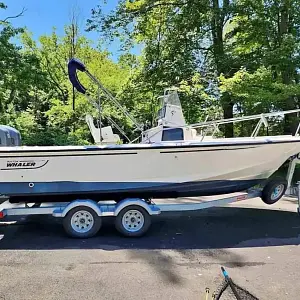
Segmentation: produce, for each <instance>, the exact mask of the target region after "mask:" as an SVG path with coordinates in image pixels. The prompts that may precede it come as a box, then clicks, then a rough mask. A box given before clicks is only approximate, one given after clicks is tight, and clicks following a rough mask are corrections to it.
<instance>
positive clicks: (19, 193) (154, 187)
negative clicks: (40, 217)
mask: <svg viewBox="0 0 300 300" xmlns="http://www.w3.org/2000/svg"><path fill="white" fill-rule="evenodd" d="M264 181H265V180H214V181H201V182H185V183H167V182H41V183H35V185H34V187H32V188H30V187H29V183H22V182H20V183H16V182H14V183H0V194H4V195H7V196H9V197H10V199H11V202H55V201H57V202H62V201H72V200H75V199H78V198H82V199H84V198H85V199H94V200H96V201H101V200H109V199H113V200H119V199H120V200H121V199H123V198H127V197H140V198H176V197H188V196H190V197H193V196H209V195H218V194H227V193H234V192H240V191H244V190H246V189H249V188H251V187H253V186H255V185H257V184H261V183H263V182H264Z"/></svg>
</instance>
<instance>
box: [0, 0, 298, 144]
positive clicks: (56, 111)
mask: <svg viewBox="0 0 300 300" xmlns="http://www.w3.org/2000/svg"><path fill="white" fill-rule="evenodd" d="M104 2H105V1H104ZM103 5H105V3H103V4H99V5H98V6H97V7H96V8H94V9H93V10H92V15H91V17H90V18H89V20H87V27H88V28H87V30H97V31H98V32H99V36H100V37H101V39H106V41H107V40H114V39H117V40H118V41H119V42H120V45H121V47H120V48H121V50H122V55H121V56H120V59H119V61H118V62H117V63H115V62H113V61H112V60H111V59H110V58H109V54H108V53H107V52H106V51H101V50H99V49H96V48H94V47H92V44H91V42H90V41H89V40H87V39H86V38H85V37H84V35H82V34H81V33H80V32H79V30H78V27H77V26H76V23H74V24H70V25H68V26H66V28H65V33H64V34H63V35H62V36H58V35H57V33H56V32H55V30H53V32H52V34H50V35H47V36H41V37H40V38H39V41H38V42H37V41H35V40H33V38H32V36H31V35H30V33H29V32H27V31H25V30H24V29H20V28H13V26H12V25H11V24H10V23H9V18H4V19H3V20H2V21H0V70H1V72H0V122H1V123H5V124H10V125H13V126H15V127H16V128H17V129H19V130H20V131H21V133H22V136H23V141H24V143H25V144H28V145H35V144H37V145H67V144H88V143H92V139H91V136H90V134H89V130H88V127H87V125H86V122H85V115H86V114H87V113H89V114H92V115H93V116H94V118H97V116H98V112H97V110H96V109H95V108H94V107H93V106H92V105H91V104H90V103H89V102H88V101H87V100H86V98H85V97H83V95H81V94H78V93H77V92H74V90H73V88H72V86H71V84H70V82H69V80H68V74H67V62H68V60H69V59H70V58H72V57H74V56H75V57H77V58H79V59H80V60H82V61H83V62H84V63H85V65H86V66H87V67H88V69H89V71H90V72H91V73H92V74H94V75H95V76H96V77H97V78H98V79H99V80H101V82H102V83H103V85H104V86H105V87H106V88H107V89H109V90H110V91H111V92H112V94H113V95H114V96H116V97H117V98H118V100H119V101H120V102H121V103H122V104H123V105H124V106H125V107H126V108H127V109H128V110H129V111H130V112H131V113H132V114H133V115H134V117H135V118H136V119H137V120H138V121H139V122H140V123H150V125H151V126H153V125H155V122H156V119H155V118H156V113H157V110H158V103H159V102H158V99H157V98H158V96H160V95H162V94H163V92H164V89H166V88H170V87H175V88H177V89H178V91H179V95H180V100H181V102H182V106H183V110H184V114H185V117H186V120H187V121H188V122H189V123H195V122H199V121H203V120H205V118H206V117H208V118H209V119H214V118H222V117H223V116H224V117H226V118H230V117H233V116H235V115H245V114H246V115H249V114H259V113H262V112H269V111H276V110H286V109H294V108H298V107H299V103H300V102H299V97H300V89H299V80H300V78H299V74H300V73H299V69H300V56H299V53H300V33H299V24H300V10H299V7H300V0H294V1H290V0H262V1H261V0H222V1H218V0H199V1H193V0H176V1H173V0H171V1H170V0H131V1H129V0H119V2H118V5H117V7H116V8H115V9H114V10H112V11H111V12H109V13H108V14H107V13H104V11H106V10H103ZM5 8H6V6H5V4H4V3H2V2H0V9H5ZM16 38H20V41H21V45H22V46H21V47H20V46H17V45H16V44H15V43H14V42H12V41H13V39H16ZM137 45H139V46H141V45H142V46H143V50H142V53H141V55H140V56H135V55H132V54H130V51H129V50H130V49H131V47H132V46H137ZM79 77H80V80H81V81H82V82H83V84H84V85H85V86H86V87H87V88H88V89H89V91H90V92H91V97H92V98H94V99H97V98H98V91H97V89H96V87H95V85H93V84H92V82H91V81H90V80H89V78H87V77H86V76H85V75H83V74H79ZM100 96H101V101H102V109H103V115H104V119H103V125H107V124H108V122H107V119H105V116H110V117H111V118H112V119H113V120H115V121H116V122H117V123H118V124H119V125H121V127H122V128H123V130H124V131H125V132H126V134H127V135H128V136H130V138H134V137H136V135H135V133H133V132H132V129H133V124H131V122H130V121H129V120H127V119H126V118H124V116H123V115H122V114H121V112H120V111H118V110H117V109H116V108H115V106H114V105H112V104H111V103H110V102H109V101H108V100H107V99H105V98H104V97H103V95H102V94H100ZM253 126H254V125H253V124H252V123H250V124H248V125H246V126H244V127H242V126H241V125H239V124H238V125H236V126H235V128H234V130H233V128H230V127H228V128H225V129H224V133H225V135H226V136H231V135H232V133H234V134H235V135H238V136H239V135H242V134H247V135H248V134H250V133H251V131H252V130H253ZM293 126H294V124H293V121H292V119H291V118H290V117H288V118H286V119H285V121H284V122H279V121H278V120H277V121H276V122H275V121H274V124H273V125H272V130H273V131H274V133H283V132H291V131H292V128H293Z"/></svg>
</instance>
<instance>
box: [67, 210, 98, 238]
mask: <svg viewBox="0 0 300 300" xmlns="http://www.w3.org/2000/svg"><path fill="white" fill-rule="evenodd" d="M101 225H102V220H101V217H99V216H98V215H97V214H96V212H95V211H94V210H93V209H91V208H90V207H86V206H78V207H75V208H73V209H71V210H70V211H69V212H68V213H67V215H66V216H65V217H64V219H63V226H64V229H65V231H66V233H67V234H68V235H69V236H70V237H73V238H90V237H93V236H94V235H95V234H97V232H98V231H99V229H100V227H101Z"/></svg>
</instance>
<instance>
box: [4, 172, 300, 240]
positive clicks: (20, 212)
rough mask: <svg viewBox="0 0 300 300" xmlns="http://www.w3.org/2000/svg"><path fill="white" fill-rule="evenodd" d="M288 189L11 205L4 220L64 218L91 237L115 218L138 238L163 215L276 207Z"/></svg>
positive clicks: (273, 185)
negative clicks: (164, 199) (246, 205)
mask: <svg viewBox="0 0 300 300" xmlns="http://www.w3.org/2000/svg"><path fill="white" fill-rule="evenodd" d="M286 188H287V181H286V180H282V179H281V178H275V179H273V180H271V181H270V182H269V183H268V184H267V185H266V186H265V187H264V189H263V190H259V189H254V190H249V191H247V192H244V193H236V194H231V195H227V196H226V195H225V196H222V198H221V199H217V200H210V201H201V202H197V203H184V204H182V203H174V204H156V203H155V202H153V201H151V200H144V199H140V198H128V199H124V200H122V201H120V202H118V203H115V202H114V201H110V202H109V201H107V202H99V203H97V202H95V201H93V200H80V199H78V200H75V201H72V202H69V203H54V204H50V203H43V204H28V203H24V204H22V206H21V204H16V205H13V204H10V207H9V208H5V207H4V208H3V209H2V210H1V211H0V219H1V218H5V217H7V216H26V215H27V216H28V215H52V216H53V217H59V218H62V219H63V227H64V229H65V231H66V233H67V234H68V235H69V236H71V237H76V238H89V237H92V236H94V235H95V234H97V232H98V231H99V229H100V227H101V225H102V218H103V217H115V227H116V229H117V230H118V231H119V232H120V233H121V234H122V235H124V236H128V237H138V236H142V235H144V234H145V233H146V232H147V231H148V229H149V227H150V225H151V217H152V216H155V215H159V214H160V213H163V212H176V211H177V212H183V211H195V210H201V209H207V208H211V207H218V206H224V205H227V204H230V203H233V202H239V201H243V200H247V199H253V198H257V197H260V198H261V199H262V200H263V201H264V202H265V203H266V204H274V203H276V202H277V201H278V200H279V199H281V197H282V196H283V195H284V193H285V191H286ZM299 201H300V195H299V197H298V212H299V213H300V202H299ZM3 205H5V203H3ZM11 205H13V206H11ZM30 205H32V206H30Z"/></svg>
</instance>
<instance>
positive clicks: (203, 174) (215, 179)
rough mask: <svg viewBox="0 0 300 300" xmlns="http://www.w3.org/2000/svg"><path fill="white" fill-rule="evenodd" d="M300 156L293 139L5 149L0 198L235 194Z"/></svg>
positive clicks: (0, 163) (42, 199)
mask: <svg viewBox="0 0 300 300" xmlns="http://www.w3.org/2000/svg"><path fill="white" fill-rule="evenodd" d="M299 152H300V138H297V137H289V138H287V137H282V138H274V139H272V140H266V139H265V138H257V139H240V140H239V142H238V143H237V141H236V140H235V139H232V140H231V139H226V141H218V140H215V141H211V142H202V143H201V142H199V143H195V142H193V143H189V142H181V143H164V144H154V145H122V146H104V147H100V146H99V147H15V148H3V149H1V150H0V194H3V195H7V196H9V197H10V198H11V199H12V201H15V202H21V201H29V198H32V199H34V200H35V201H34V202H45V201H46V200H47V199H48V197H52V198H51V201H55V200H57V201H61V199H60V196H63V197H70V198H72V199H73V198H74V197H75V198H78V197H85V198H92V199H95V200H102V199H105V200H106V199H122V198H124V197H127V196H139V197H147V198H155V197H179V196H187V195H189V196H202V195H212V194H223V193H232V192H237V191H241V190H245V189H247V188H250V187H252V186H254V185H256V184H258V183H263V182H264V181H265V180H266V179H267V178H269V177H270V176H271V175H272V174H273V173H274V172H275V171H276V170H277V169H278V168H279V167H280V166H281V165H282V164H283V163H284V162H285V161H286V160H287V159H288V158H289V157H291V156H292V155H295V154H298V153H299ZM75 198H74V199H75ZM65 199H66V198H65ZM49 200H50V199H49Z"/></svg>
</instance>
